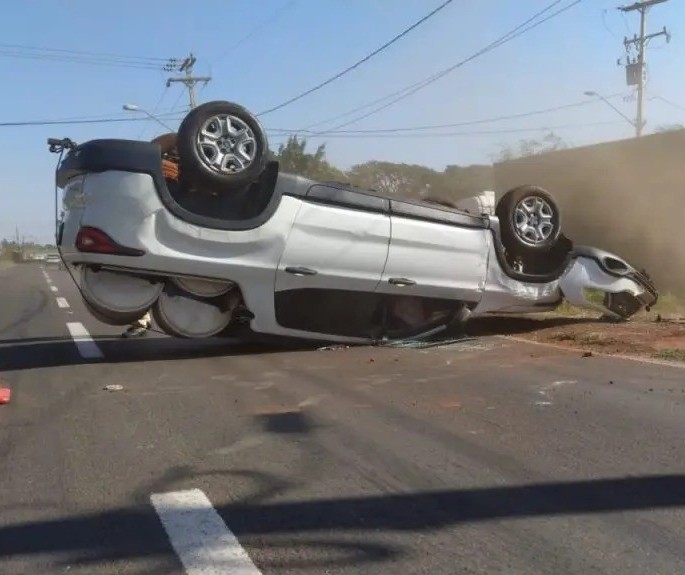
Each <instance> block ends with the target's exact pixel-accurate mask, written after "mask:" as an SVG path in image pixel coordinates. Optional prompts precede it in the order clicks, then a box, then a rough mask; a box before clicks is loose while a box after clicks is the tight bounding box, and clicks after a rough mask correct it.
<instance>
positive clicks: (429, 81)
mask: <svg viewBox="0 0 685 575" xmlns="http://www.w3.org/2000/svg"><path fill="white" fill-rule="evenodd" d="M580 2H582V0H575V1H574V2H573V3H572V4H570V5H568V6H566V7H565V8H561V9H559V10H557V11H556V12H554V13H552V14H550V15H549V16H547V17H546V18H543V19H542V20H539V21H538V22H536V23H535V24H531V25H530V26H528V27H526V28H523V29H522V30H520V31H518V32H515V31H516V30H518V29H519V28H521V27H522V26H524V25H525V23H523V24H520V25H519V26H517V27H516V28H514V29H513V30H511V31H510V32H508V33H507V34H505V35H504V36H502V37H500V38H499V39H498V40H495V41H494V42H492V43H491V44H488V45H487V46H486V47H485V48H482V49H481V50H479V51H477V52H475V53H474V54H472V55H471V56H469V57H468V58H465V59H464V60H461V61H460V62H457V63H456V64H454V65H452V66H450V67H449V68H446V69H444V70H442V71H441V72H439V73H437V74H435V75H434V76H432V77H430V78H428V79H427V80H426V81H424V82H423V83H422V84H421V85H420V86H417V87H415V88H412V89H411V90H409V91H407V92H405V93H403V94H401V95H400V96H398V97H396V98H394V99H392V100H391V101H390V102H387V103H386V104H383V105H382V106H379V107H377V108H374V109H373V110H371V111H370V112H367V113H365V114H363V115H361V116H358V117H356V118H353V119H351V120H348V121H347V122H344V123H342V124H339V125H337V126H335V127H334V128H332V130H339V129H340V128H344V127H346V126H349V125H350V124H355V123H357V122H359V121H361V120H364V119H366V118H368V117H369V116H373V115H374V114H377V113H378V112H381V111H383V110H385V109H387V108H389V107H390V106H392V105H394V104H396V103H397V102H400V101H402V100H404V99H406V98H408V97H409V96H411V95H413V94H415V93H416V92H418V91H419V90H423V89H424V88H426V87H427V86H429V85H430V84H432V83H434V82H437V81H438V80H440V79H441V78H443V77H444V76H446V75H447V74H449V73H451V72H453V71H454V70H456V69H457V68H461V67H462V66H464V65H465V64H467V63H468V62H470V61H472V60H475V59H476V58H478V57H480V56H482V55H484V54H487V53H488V52H490V51H492V50H495V49H496V48H499V47H500V46H502V45H504V44H506V43H507V42H510V41H512V40H514V39H515V38H518V37H519V36H522V35H523V34H525V33H526V32H529V31H530V30H532V29H533V28H536V27H537V26H540V25H541V24H544V23H545V22H547V21H548V20H551V19H552V18H554V17H556V16H558V15H560V14H562V13H564V12H566V11H567V10H570V9H571V8H572V7H573V6H575V5H576V4H579V3H580ZM557 3H558V0H557V1H556V2H553V3H552V4H550V5H549V6H548V7H547V9H549V8H550V7H552V6H554V5H555V4H557ZM530 20H532V18H531V19H529V20H528V21H527V22H530ZM514 32H515V33H514Z"/></svg>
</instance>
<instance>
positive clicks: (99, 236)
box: [76, 226, 145, 256]
mask: <svg viewBox="0 0 685 575" xmlns="http://www.w3.org/2000/svg"><path fill="white" fill-rule="evenodd" d="M76 248H77V249H78V251H80V252H89V253H96V254H111V255H117V256H142V255H143V254H145V252H144V251H142V250H136V249H133V248H127V247H126V246H122V245H119V244H118V243H116V242H115V241H114V240H113V239H112V238H110V237H109V236H108V235H107V234H106V233H105V232H103V231H102V230H99V229H97V228H91V227H88V226H86V227H83V228H81V229H80V230H79V231H78V234H77V235H76Z"/></svg>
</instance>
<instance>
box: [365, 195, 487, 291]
mask: <svg viewBox="0 0 685 575" xmlns="http://www.w3.org/2000/svg"><path fill="white" fill-rule="evenodd" d="M390 210H391V225H392V234H391V239H390V247H389V252H388V260H387V263H386V264H385V267H384V270H383V273H382V275H381V281H380V283H379V285H378V288H377V291H378V292H379V293H383V294H391V295H411V296H418V297H425V298H432V299H445V300H453V301H455V300H456V301H463V302H472V303H476V302H478V301H479V300H480V298H481V297H482V293H483V289H484V288H485V279H486V273H487V263H488V252H489V242H488V236H487V234H488V233H489V232H488V229H487V228H488V221H487V219H485V218H481V217H478V216H472V215H469V214H465V213H460V212H457V211H455V210H443V209H441V208H434V207H432V206H425V205H422V204H418V203H411V202H403V201H395V200H392V201H391V202H390Z"/></svg>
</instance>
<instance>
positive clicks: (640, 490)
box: [0, 474, 685, 565]
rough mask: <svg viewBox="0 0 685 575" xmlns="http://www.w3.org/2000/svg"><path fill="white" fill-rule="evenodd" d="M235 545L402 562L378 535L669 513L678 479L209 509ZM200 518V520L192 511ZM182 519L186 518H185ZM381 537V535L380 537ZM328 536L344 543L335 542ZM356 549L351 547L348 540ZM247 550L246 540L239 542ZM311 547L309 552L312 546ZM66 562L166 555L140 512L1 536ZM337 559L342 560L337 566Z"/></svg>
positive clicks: (14, 546)
mask: <svg viewBox="0 0 685 575" xmlns="http://www.w3.org/2000/svg"><path fill="white" fill-rule="evenodd" d="M215 506H216V509H217V511H218V512H219V513H220V514H221V516H222V517H223V518H224V520H225V521H226V522H227V524H228V525H229V526H230V528H231V530H232V531H233V532H234V533H235V534H236V535H237V536H239V537H242V538H247V543H246V544H247V545H248V547H249V536H252V535H254V536H260V537H259V541H260V549H263V548H266V549H268V547H269V545H270V543H271V542H272V541H273V542H274V543H275V544H276V545H282V544H283V543H282V539H280V538H279V539H277V540H276V539H273V538H272V539H269V540H267V541H264V540H263V538H262V537H263V536H265V535H269V536H298V540H300V541H304V545H308V543H307V539H306V538H305V539H304V540H301V539H299V537H300V536H302V535H305V534H306V533H312V534H319V535H318V537H321V536H325V537H326V541H325V542H319V543H323V545H324V546H327V547H329V548H334V547H336V546H337V545H341V546H343V547H345V548H346V549H345V550H346V552H347V554H348V555H350V556H349V557H347V559H346V560H347V561H353V562H354V563H355V564H357V565H362V564H363V563H369V562H378V561H382V560H387V559H388V558H391V557H396V556H397V555H398V554H400V553H402V549H401V548H398V547H397V546H394V547H388V546H386V545H385V544H383V543H382V540H381V539H377V540H374V538H375V537H377V536H380V537H382V533H388V532H420V531H425V530H434V529H439V528H444V527H450V526H456V525H460V524H465V523H474V522H481V521H492V520H502V519H521V518H527V517H554V516H565V515H571V514H576V515H577V514H594V513H612V512H619V511H631V510H647V509H662V508H675V507H683V506H685V475H682V474H681V475H657V476H643V477H628V478H611V479H598V480H587V481H570V482H559V483H546V484H532V485H524V486H508V487H490V488H479V489H453V490H446V491H437V492H424V493H413V494H401V495H379V496H371V497H345V498H334V499H327V500H315V501H296V502H288V503H238V504H228V505H216V502H215ZM199 512H200V513H201V511H199ZM183 513H184V514H187V513H191V514H192V513H193V512H192V510H191V511H190V512H188V511H187V510H184V511H183ZM379 531H380V532H381V533H380V534H379ZM336 533H338V534H340V536H341V537H342V536H343V533H344V534H345V537H346V541H345V542H344V543H338V542H337V541H335V539H334V538H335V536H336ZM354 533H357V534H359V538H360V542H358V543H357V542H354V543H350V542H349V536H350V534H354ZM243 541H246V539H243ZM314 543H315V542H314V541H311V542H309V544H314ZM44 553H68V554H70V555H71V556H72V557H73V559H72V561H73V560H76V561H81V562H84V563H95V562H99V561H105V560H110V561H111V560H117V559H128V560H131V559H135V558H150V557H153V556H161V555H168V554H169V553H171V551H170V547H169V543H168V542H167V541H166V539H165V537H164V535H163V530H162V528H161V525H160V524H159V522H158V520H157V518H156V516H155V514H154V512H153V511H152V510H151V508H150V507H149V506H147V505H144V504H142V505H140V506H138V507H135V508H126V509H118V510H113V511H106V512H102V513H97V514H92V515H83V516H79V517H69V518H65V519H54V520H40V521H34V522H27V523H21V524H15V525H9V526H3V527H0V558H11V557H17V556H24V557H26V556H30V555H33V554H44ZM343 560H345V559H344V558H343Z"/></svg>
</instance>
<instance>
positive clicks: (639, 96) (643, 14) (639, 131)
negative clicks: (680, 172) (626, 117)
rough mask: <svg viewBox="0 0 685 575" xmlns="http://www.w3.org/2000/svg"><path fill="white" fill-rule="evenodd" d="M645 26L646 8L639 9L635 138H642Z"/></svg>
mask: <svg viewBox="0 0 685 575" xmlns="http://www.w3.org/2000/svg"><path fill="white" fill-rule="evenodd" d="M646 26H647V7H646V6H642V7H641V8H640V50H639V53H638V63H639V66H638V70H639V72H640V77H639V78H638V84H637V118H636V123H635V136H636V137H638V138H639V137H640V136H642V124H643V119H642V113H643V111H642V110H643V103H644V93H645V30H646Z"/></svg>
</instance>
